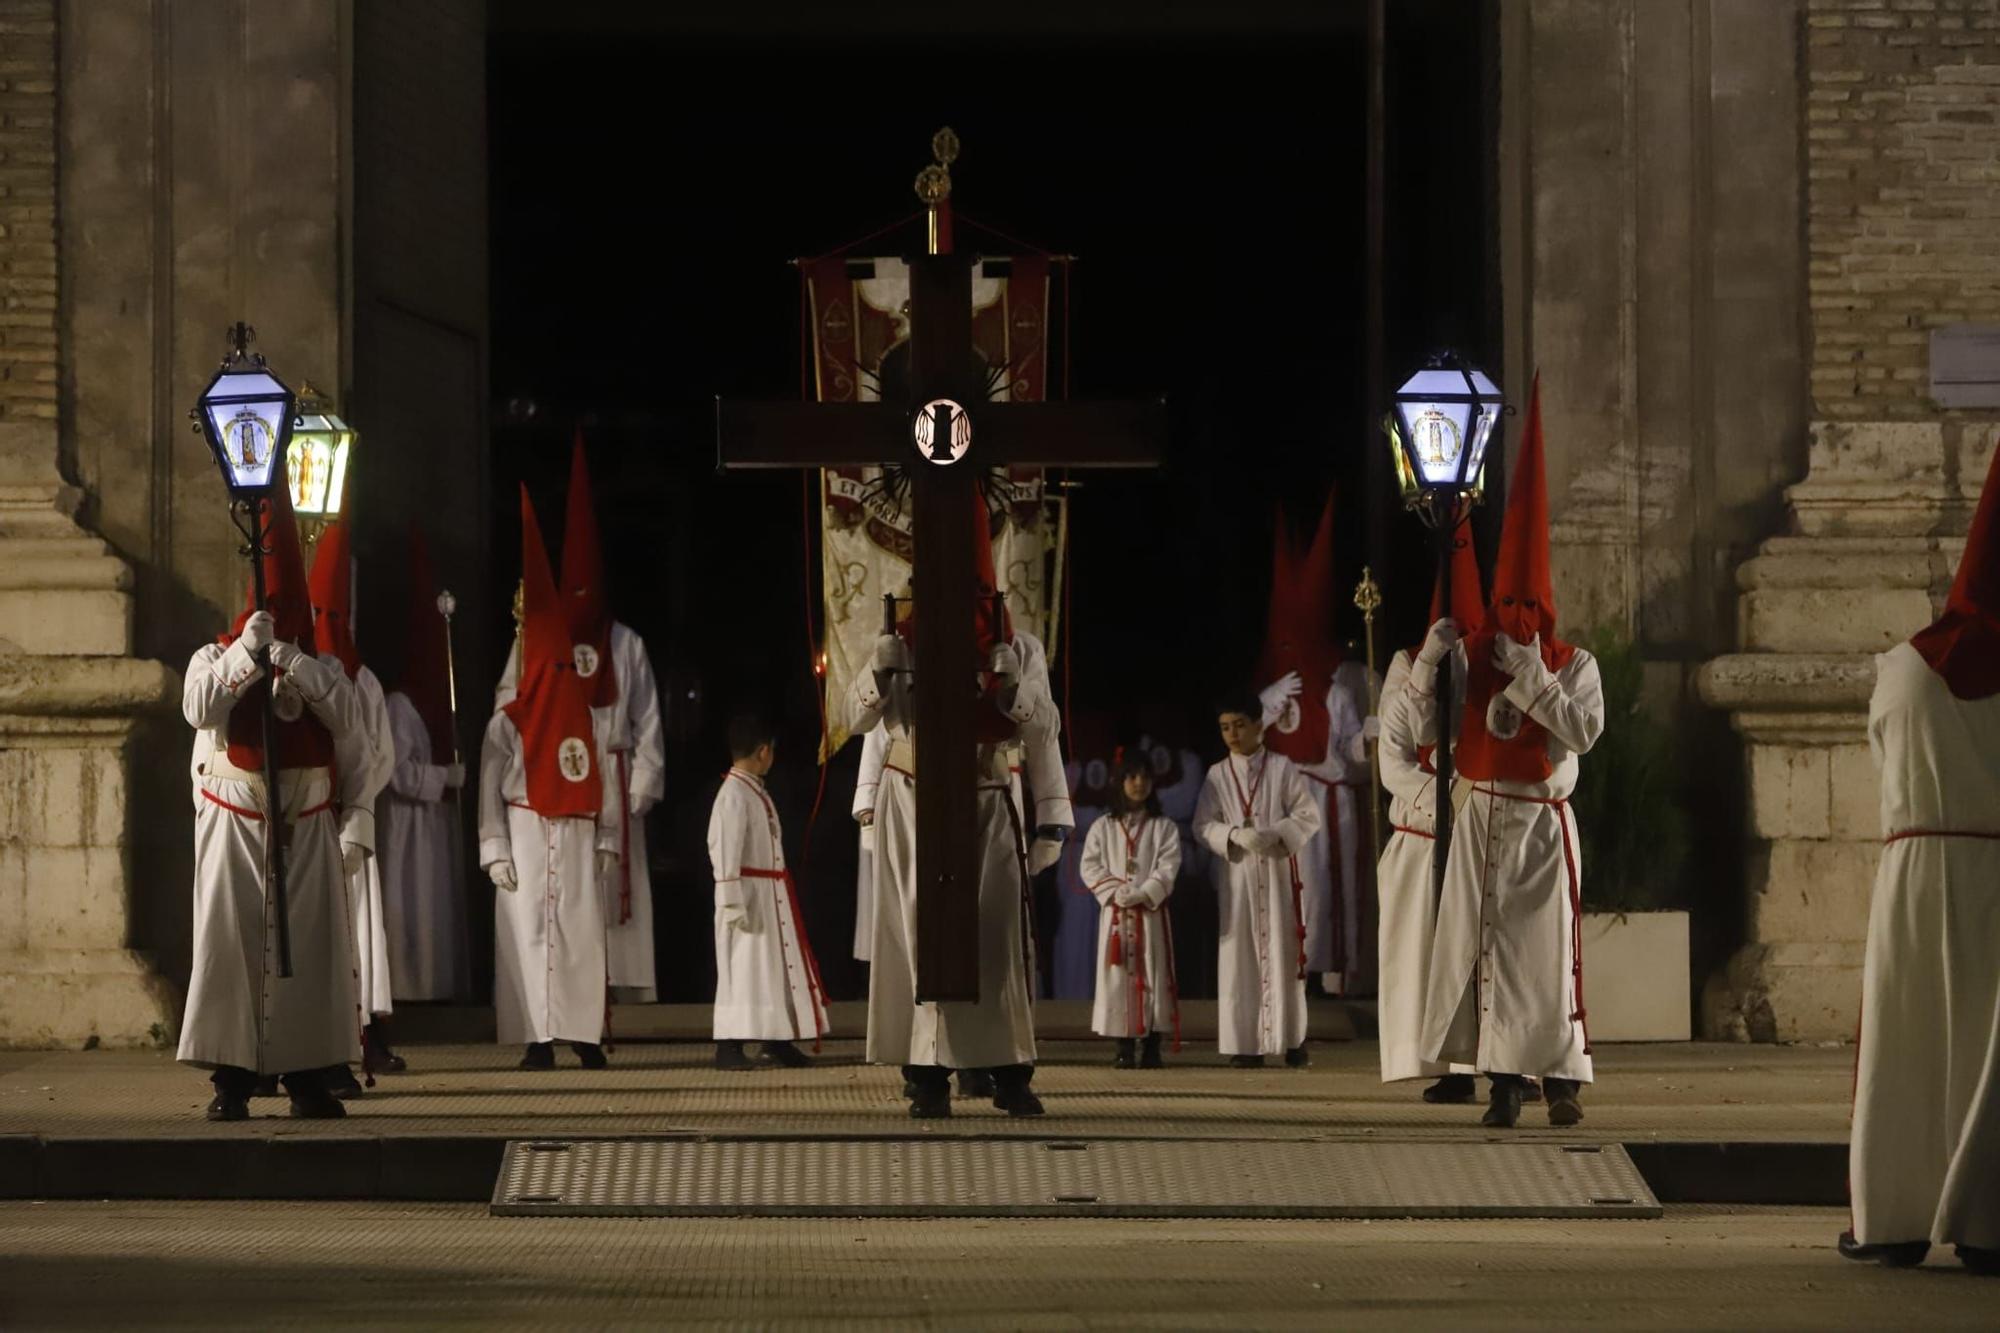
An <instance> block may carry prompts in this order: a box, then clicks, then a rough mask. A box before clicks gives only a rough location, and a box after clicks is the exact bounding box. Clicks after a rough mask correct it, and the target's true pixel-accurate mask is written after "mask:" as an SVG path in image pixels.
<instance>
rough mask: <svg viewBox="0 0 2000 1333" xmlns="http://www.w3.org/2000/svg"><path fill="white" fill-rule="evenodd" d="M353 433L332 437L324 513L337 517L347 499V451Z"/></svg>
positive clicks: (343, 432) (342, 433)
mask: <svg viewBox="0 0 2000 1333" xmlns="http://www.w3.org/2000/svg"><path fill="white" fill-rule="evenodd" d="M353 440H354V432H353V431H342V432H341V433H340V434H339V435H337V436H335V437H334V444H333V467H332V470H331V471H330V472H329V473H328V474H327V479H326V512H327V513H329V514H334V515H338V514H339V513H340V512H341V507H342V505H343V504H344V503H345V502H346V499H347V451H348V447H349V445H350V444H352V443H353Z"/></svg>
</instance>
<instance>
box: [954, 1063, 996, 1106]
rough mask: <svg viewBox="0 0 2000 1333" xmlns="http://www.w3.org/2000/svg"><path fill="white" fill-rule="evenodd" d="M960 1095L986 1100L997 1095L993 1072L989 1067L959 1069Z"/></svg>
mask: <svg viewBox="0 0 2000 1333" xmlns="http://www.w3.org/2000/svg"><path fill="white" fill-rule="evenodd" d="M958 1095H959V1096H961V1097H972V1098H976V1099H977V1100H979V1101H985V1100H987V1099H988V1098H990V1097H993V1096H994V1095H995V1091H994V1087H993V1072H992V1071H991V1070H988V1069H961V1070H959V1071H958Z"/></svg>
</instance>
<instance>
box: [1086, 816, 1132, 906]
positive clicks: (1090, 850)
mask: <svg viewBox="0 0 2000 1333" xmlns="http://www.w3.org/2000/svg"><path fill="white" fill-rule="evenodd" d="M1117 823H1118V819H1117V816H1115V815H1109V814H1106V815H1100V816H1099V817H1098V818H1097V819H1096V820H1095V821H1094V822H1093V823H1092V824H1091V826H1090V831H1089V832H1088V833H1086V834H1084V835H1083V856H1082V857H1081V858H1080V859H1079V860H1078V861H1077V873H1078V874H1079V875H1081V876H1082V877H1083V886H1084V888H1085V889H1087V890H1089V891H1090V894H1091V896H1092V897H1094V898H1096V899H1097V901H1098V902H1100V903H1103V904H1104V905H1105V906H1106V907H1109V906H1111V900H1112V899H1113V898H1114V897H1116V896H1117V893H1118V890H1119V888H1120V887H1121V886H1122V885H1123V884H1124V883H1125V877H1124V876H1123V875H1121V874H1119V873H1118V872H1117V871H1115V870H1113V869H1112V868H1111V838H1112V836H1113V829H1114V827H1115V826H1116V825H1117Z"/></svg>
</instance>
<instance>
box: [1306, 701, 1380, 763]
mask: <svg viewBox="0 0 2000 1333" xmlns="http://www.w3.org/2000/svg"><path fill="white" fill-rule="evenodd" d="M1326 716H1327V722H1328V726H1327V732H1326V758H1325V759H1323V760H1321V761H1320V762H1319V763H1316V764H1311V765H1307V766H1306V771H1307V772H1309V773H1313V774H1316V775H1318V776H1319V777H1322V778H1324V779H1326V780H1327V781H1328V782H1347V781H1351V780H1353V779H1356V778H1359V777H1360V776H1361V775H1362V774H1363V773H1364V772H1366V771H1367V761H1366V757H1365V752H1364V757H1363V758H1361V759H1356V758H1355V757H1354V756H1355V752H1356V751H1357V750H1360V749H1361V748H1362V747H1361V710H1360V708H1359V707H1358V706H1356V704H1355V702H1354V696H1353V695H1351V694H1349V693H1348V692H1347V689H1346V688H1345V687H1344V686H1343V685H1341V683H1340V682H1339V680H1338V679H1336V680H1335V681H1334V683H1333V684H1331V685H1329V686H1327V687H1326Z"/></svg>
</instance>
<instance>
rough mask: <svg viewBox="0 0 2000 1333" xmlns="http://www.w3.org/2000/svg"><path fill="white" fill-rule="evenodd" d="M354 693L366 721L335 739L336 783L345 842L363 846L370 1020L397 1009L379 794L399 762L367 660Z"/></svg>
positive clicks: (359, 926)
mask: <svg viewBox="0 0 2000 1333" xmlns="http://www.w3.org/2000/svg"><path fill="white" fill-rule="evenodd" d="M354 697H355V703H356V705H357V707H358V711H359V714H360V721H361V725H360V726H359V727H357V728H356V729H355V730H354V731H353V732H351V733H350V734H348V735H347V736H344V737H336V738H335V740H334V752H333V769H334V788H335V793H336V796H337V798H338V800H339V803H340V846H341V850H342V852H343V853H344V852H345V851H346V849H347V848H349V847H359V848H360V849H361V851H362V853H363V855H362V858H361V868H360V869H359V870H357V871H356V872H355V873H353V874H352V875H349V876H348V877H347V901H348V907H349V909H350V911H351V912H352V915H353V929H354V979H355V1002H356V1003H357V1004H359V1005H360V1006H361V1022H362V1024H363V1026H366V1025H367V1023H368V1022H369V1020H370V1019H371V1018H372V1017H374V1016H375V1015H377V1014H389V1013H393V1012H394V1010H395V1004H394V1003H393V996H394V988H393V987H392V986H391V984H390V970H389V934H388V929H387V927H386V924H385V922H384V919H383V901H382V866H381V860H380V858H379V857H378V855H377V851H378V847H377V835H378V834H379V832H380V830H379V829H378V828H377V827H376V824H375V798H376V797H377V796H379V795H380V794H381V792H382V789H383V788H384V787H386V786H387V785H388V784H389V775H390V773H391V772H392V771H393V770H394V768H395V766H396V744H395V740H394V738H393V737H392V736H391V735H390V732H389V709H388V705H387V703H386V702H385V701H384V700H383V698H382V682H381V681H379V680H377V679H376V678H375V673H374V672H373V671H370V670H369V669H368V668H367V667H366V666H362V667H360V668H358V669H356V671H355V673H354Z"/></svg>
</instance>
